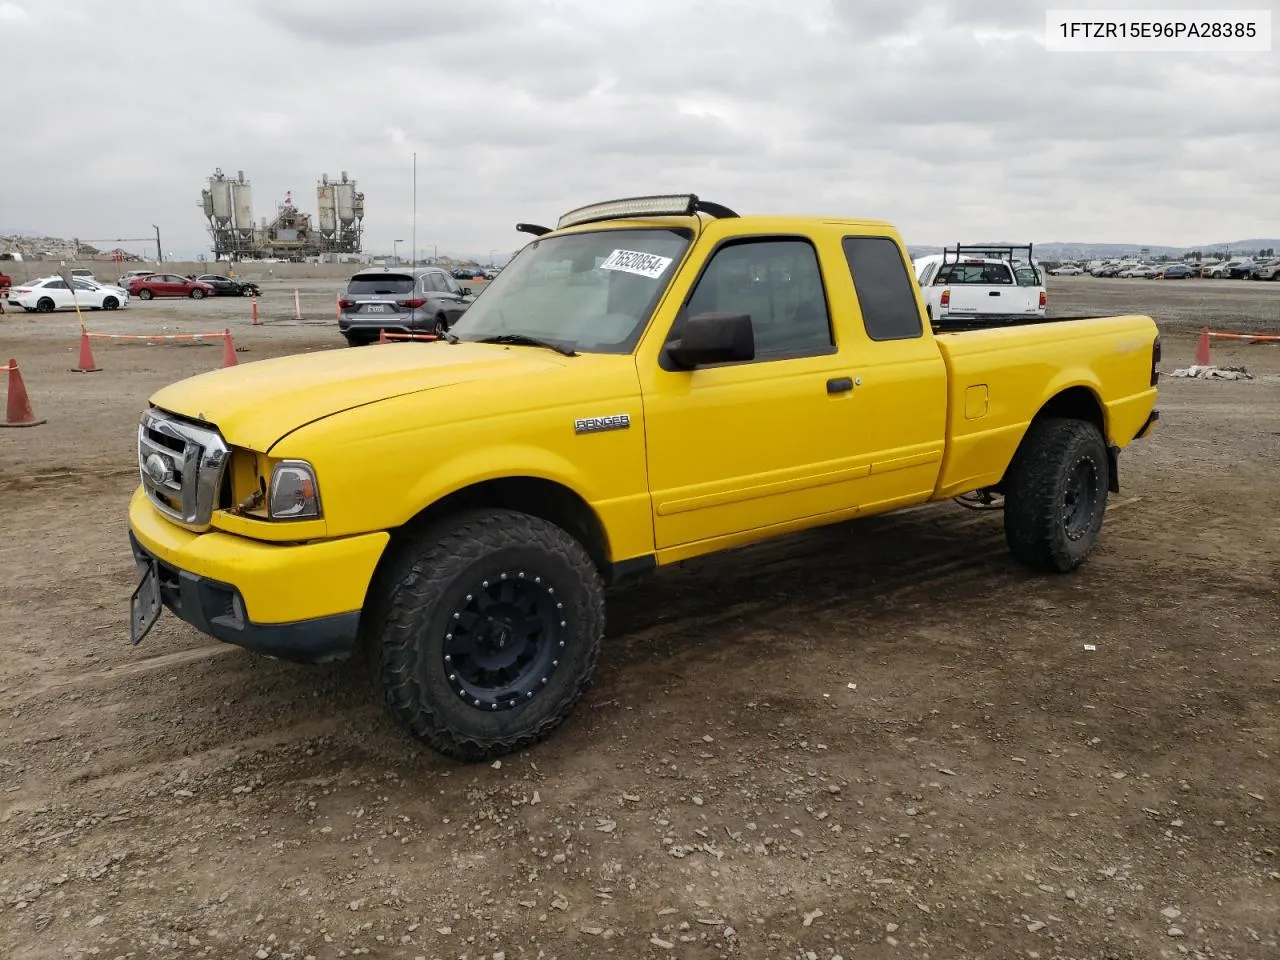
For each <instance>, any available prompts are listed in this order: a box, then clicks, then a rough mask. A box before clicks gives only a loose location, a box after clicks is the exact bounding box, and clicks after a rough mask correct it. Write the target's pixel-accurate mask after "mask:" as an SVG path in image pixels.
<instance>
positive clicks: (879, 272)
mask: <svg viewBox="0 0 1280 960" xmlns="http://www.w3.org/2000/svg"><path fill="white" fill-rule="evenodd" d="M843 246H844V256H845V260H846V261H848V264H849V271H850V272H851V273H852V274H853V289H854V292H856V293H857V295H858V304H859V306H860V307H861V308H862V325H863V326H864V327H865V328H866V330H867V336H868V337H870V338H871V339H872V340H910V339H913V338H915V337H920V336H923V335H924V327H923V324H922V322H921V320H920V307H919V305H917V303H916V294H915V287H914V284H913V283H912V282H911V274H910V273H908V272H907V265H906V262H905V261H904V260H903V259H902V252H901V251H900V250H899V249H898V245H897V244H896V243H894V242H893V241H892V240H890V239H889V238H888V237H845V238H844V241H843Z"/></svg>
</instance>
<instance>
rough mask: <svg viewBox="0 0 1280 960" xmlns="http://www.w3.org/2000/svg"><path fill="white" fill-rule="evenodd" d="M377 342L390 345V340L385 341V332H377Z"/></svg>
mask: <svg viewBox="0 0 1280 960" xmlns="http://www.w3.org/2000/svg"><path fill="white" fill-rule="evenodd" d="M378 342H379V343H390V342H391V341H390V340H388V339H387V331H385V330H379V331H378Z"/></svg>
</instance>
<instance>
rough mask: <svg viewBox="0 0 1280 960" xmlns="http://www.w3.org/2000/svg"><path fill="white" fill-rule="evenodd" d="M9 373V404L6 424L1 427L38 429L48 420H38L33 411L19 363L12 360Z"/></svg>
mask: <svg viewBox="0 0 1280 960" xmlns="http://www.w3.org/2000/svg"><path fill="white" fill-rule="evenodd" d="M3 369H7V370H8V371H9V403H8V405H7V409H6V411H5V417H4V423H0V427H38V426H40V424H42V423H47V422H48V421H46V420H37V419H36V415H35V413H33V412H32V410H31V398H30V397H28V396H27V387H26V384H24V383H23V382H22V372H21V371H20V370H19V369H18V361H17V360H10V361H9V366H8V367H7V368H5V367H0V370H3Z"/></svg>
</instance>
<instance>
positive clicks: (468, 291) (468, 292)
mask: <svg viewBox="0 0 1280 960" xmlns="http://www.w3.org/2000/svg"><path fill="white" fill-rule="evenodd" d="M462 295H463V296H464V297H469V296H471V288H470V287H463V288H462Z"/></svg>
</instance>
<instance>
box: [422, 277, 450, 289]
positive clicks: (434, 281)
mask: <svg viewBox="0 0 1280 960" xmlns="http://www.w3.org/2000/svg"><path fill="white" fill-rule="evenodd" d="M427 280H428V281H429V282H430V284H431V289H432V290H434V291H435V292H436V293H448V292H449V282H448V280H447V279H446V278H445V275H444V274H443V273H432V274H428V276H427Z"/></svg>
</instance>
